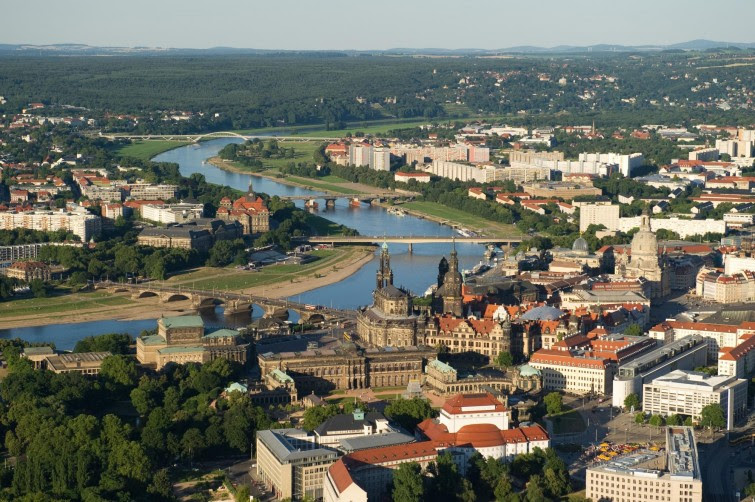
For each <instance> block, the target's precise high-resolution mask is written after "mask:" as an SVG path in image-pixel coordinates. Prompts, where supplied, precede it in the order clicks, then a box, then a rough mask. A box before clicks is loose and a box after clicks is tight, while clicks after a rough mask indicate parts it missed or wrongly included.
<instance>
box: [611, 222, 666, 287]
mask: <svg viewBox="0 0 755 502" xmlns="http://www.w3.org/2000/svg"><path fill="white" fill-rule="evenodd" d="M630 249H631V253H630V254H629V255H628V256H627V255H626V254H625V255H623V256H622V257H621V258H620V261H619V262H618V263H617V264H616V273H617V275H620V276H623V277H625V278H630V279H639V278H640V277H644V278H645V280H647V281H648V283H649V284H650V294H649V296H650V300H651V301H656V300H658V299H661V298H663V297H665V296H668V295H669V294H670V293H671V268H670V266H669V263H668V259H667V257H666V253H665V252H663V253H660V254H659V253H658V239H657V238H656V236H655V233H654V232H653V230H652V229H651V228H650V215H649V214H648V212H647V210H645V211H644V212H643V213H642V218H641V220H640V230H639V232H637V233H636V234H635V235H634V237H633V238H632V244H631V248H630Z"/></svg>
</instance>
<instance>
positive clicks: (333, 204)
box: [325, 199, 336, 207]
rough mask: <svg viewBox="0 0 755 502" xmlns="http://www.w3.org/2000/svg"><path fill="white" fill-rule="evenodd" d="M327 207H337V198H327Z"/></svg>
mask: <svg viewBox="0 0 755 502" xmlns="http://www.w3.org/2000/svg"><path fill="white" fill-rule="evenodd" d="M325 207H336V200H335V199H325Z"/></svg>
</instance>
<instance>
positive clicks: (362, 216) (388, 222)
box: [0, 138, 484, 349]
mask: <svg viewBox="0 0 755 502" xmlns="http://www.w3.org/2000/svg"><path fill="white" fill-rule="evenodd" d="M237 142H241V140H240V139H235V138H221V139H217V140H212V141H207V142H203V143H201V144H199V145H189V146H185V147H181V148H176V149H174V150H170V151H167V152H164V153H162V154H160V155H158V156H157V157H155V158H154V159H153V160H155V161H158V162H175V163H177V164H178V165H179V166H180V171H181V174H182V175H183V176H190V175H191V174H194V173H200V174H202V175H204V176H205V178H206V179H207V181H209V182H211V183H216V184H222V185H228V186H230V187H233V188H236V189H239V190H247V188H248V187H249V184H250V182H251V183H252V186H253V189H254V190H255V191H257V192H264V193H267V194H269V195H279V196H284V195H312V196H315V197H316V196H317V195H321V194H322V192H317V191H313V190H307V189H304V188H300V187H292V186H288V185H283V184H281V183H278V182H276V181H275V180H271V179H268V178H263V177H260V176H250V175H247V174H239V173H232V172H228V171H224V170H222V169H219V168H217V167H215V166H213V165H211V164H209V163H206V162H205V161H206V159H208V158H210V157H213V156H215V155H217V153H218V152H219V151H220V149H221V148H223V146H225V145H227V144H228V143H237ZM297 204H299V205H300V206H301V205H302V204H303V202H301V201H300V202H297ZM324 206H325V204H324V203H322V201H321V203H320V207H321V208H323V207H324ZM318 214H320V215H321V216H323V217H325V218H328V219H329V220H332V221H335V222H336V223H340V224H343V225H346V226H348V227H351V228H354V229H356V230H357V231H358V232H359V233H360V234H362V235H381V234H382V235H409V236H411V235H415V236H420V235H422V236H451V235H455V232H454V230H453V229H451V228H450V227H447V226H443V225H440V224H438V223H435V222H432V221H428V220H424V219H421V218H416V217H414V216H409V215H407V216H397V215H394V214H390V213H388V212H387V211H386V210H385V209H383V208H381V207H373V206H369V205H367V204H362V205H361V206H360V207H351V206H350V205H349V204H348V202H347V201H345V200H338V201H336V206H335V208H328V209H321V210H320V211H319V212H318ZM456 247H457V251H458V253H459V262H460V266H461V267H462V268H471V267H472V266H474V265H475V264H477V263H478V262H479V261H480V260H481V259H482V255H483V251H484V248H483V246H480V245H476V244H457V246H456ZM389 250H390V253H391V268H392V269H393V274H394V283H395V284H396V285H398V286H404V287H406V288H408V289H409V290H411V291H412V292H414V293H415V294H422V293H424V291H425V290H426V289H427V287H428V286H429V285H430V284H432V283H433V282H435V281H436V279H437V274H438V268H437V267H438V262H439V260H440V258H441V257H442V256H444V255H445V256H448V254H449V253H450V251H451V244H422V245H414V250H413V251H414V252H413V253H412V254H409V252H408V247H407V246H406V245H402V244H391V245H389ZM377 262H378V260H377V252H376V255H375V257H374V258H373V260H372V261H371V262H369V263H368V264H367V265H365V266H364V267H362V268H361V269H360V270H359V271H357V272H356V273H354V274H353V275H352V276H351V277H349V278H347V279H345V280H343V281H341V282H339V283H336V284H331V285H329V286H324V287H322V288H318V289H314V290H312V291H309V292H307V293H302V294H300V295H295V296H292V297H291V300H295V301H300V302H304V303H312V304H319V305H327V306H331V305H332V306H334V307H342V308H356V307H359V306H361V305H367V304H369V303H370V302H371V297H372V290H373V288H374V287H375V271H376V270H377ZM258 314H260V312H254V313H253V315H254V316H255V317H256V315H258ZM204 315H205V316H206V322H207V323H208V324H212V325H229V326H239V325H243V324H244V322H245V321H248V317H247V318H246V319H239V317H238V316H233V318H223V316H222V311H221V310H218V311H216V312H213V313H210V314H209V315H207V314H204ZM154 327H155V321H154V320H147V321H95V322H88V323H79V324H63V325H59V326H46V327H27V328H12V329H6V330H2V329H0V338H13V337H19V338H23V339H26V340H29V341H42V340H45V339H48V340H52V341H55V342H56V344H57V346H58V348H60V349H66V348H71V347H72V346H73V344H75V340H77V339H79V338H82V337H84V336H88V335H91V334H98V333H113V332H121V333H124V332H127V333H130V334H132V335H137V334H138V333H139V332H140V331H141V330H143V329H151V328H154Z"/></svg>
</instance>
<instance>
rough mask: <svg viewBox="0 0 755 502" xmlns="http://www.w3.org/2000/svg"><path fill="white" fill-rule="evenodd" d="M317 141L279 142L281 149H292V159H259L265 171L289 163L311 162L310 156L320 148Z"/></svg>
mask: <svg viewBox="0 0 755 502" xmlns="http://www.w3.org/2000/svg"><path fill="white" fill-rule="evenodd" d="M320 144H321V143H320V142H319V141H308V142H306V143H304V142H300V141H279V142H278V146H280V147H281V148H293V149H294V158H293V159H260V160H262V165H263V167H264V168H265V169H277V168H279V167H282V166H287V165H288V164H289V163H290V162H312V161H313V160H314V158H313V157H312V155H313V154H314V153H315V151H316V150H317V149H318V148H320Z"/></svg>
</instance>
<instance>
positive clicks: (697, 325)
mask: <svg viewBox="0 0 755 502" xmlns="http://www.w3.org/2000/svg"><path fill="white" fill-rule="evenodd" d="M745 333H755V325H752V324H751V323H746V322H745V323H742V324H740V325H739V326H732V325H729V324H713V323H706V322H683V321H674V320H668V321H664V322H662V323H660V324H657V325H655V326H653V327H652V328H650V330H649V331H648V336H649V337H651V338H654V339H656V340H659V341H660V342H661V343H663V344H669V343H671V342H673V341H675V340H681V339H682V338H684V337H686V336H690V335H700V336H702V337H703V338H705V341H706V343H707V345H708V361H715V360H716V359H717V357H718V352H719V351H720V350H721V348H722V347H736V346H737V345H738V344H739V339H740V337H741V336H742V335H743V334H745Z"/></svg>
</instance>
